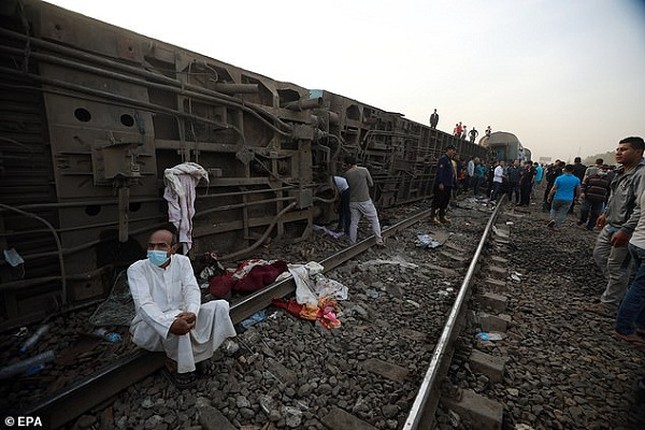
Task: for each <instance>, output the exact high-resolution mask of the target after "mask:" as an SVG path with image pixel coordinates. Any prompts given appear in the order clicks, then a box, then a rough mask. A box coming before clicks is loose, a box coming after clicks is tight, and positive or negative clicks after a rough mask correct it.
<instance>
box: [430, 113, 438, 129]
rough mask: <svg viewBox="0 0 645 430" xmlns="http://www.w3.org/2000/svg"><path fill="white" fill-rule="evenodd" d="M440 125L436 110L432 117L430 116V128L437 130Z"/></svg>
mask: <svg viewBox="0 0 645 430" xmlns="http://www.w3.org/2000/svg"><path fill="white" fill-rule="evenodd" d="M438 123H439V114H438V113H437V109H435V110H434V112H433V113H432V115H430V128H437V124H438Z"/></svg>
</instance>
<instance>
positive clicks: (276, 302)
mask: <svg viewBox="0 0 645 430" xmlns="http://www.w3.org/2000/svg"><path fill="white" fill-rule="evenodd" d="M271 304H272V305H273V306H275V307H277V308H282V309H285V310H286V311H287V312H289V313H290V314H291V315H293V316H296V317H298V318H300V311H301V310H302V306H303V305H299V304H298V302H296V299H291V300H289V301H284V300H282V299H273V300H271Z"/></svg>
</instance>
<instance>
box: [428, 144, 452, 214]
mask: <svg viewBox="0 0 645 430" xmlns="http://www.w3.org/2000/svg"><path fill="white" fill-rule="evenodd" d="M455 155H457V148H455V145H453V144H449V145H448V146H446V152H445V154H443V155H442V156H441V157H439V160H437V172H436V175H435V179H434V188H433V195H432V208H431V210H430V222H431V223H432V224H435V225H437V224H450V220H449V219H448V218H446V209H447V208H448V203H449V202H450V194H451V193H452V189H453V187H454V186H455V184H456V181H457V172H456V171H455V167H454V165H453V159H454V158H455ZM437 210H439V218H438V219H437V218H436V211H437Z"/></svg>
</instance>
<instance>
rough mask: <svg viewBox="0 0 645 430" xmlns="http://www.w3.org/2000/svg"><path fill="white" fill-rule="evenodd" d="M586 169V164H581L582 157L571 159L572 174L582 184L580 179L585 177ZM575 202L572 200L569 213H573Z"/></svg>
mask: <svg viewBox="0 0 645 430" xmlns="http://www.w3.org/2000/svg"><path fill="white" fill-rule="evenodd" d="M586 171H587V166H585V165H584V164H582V159H581V158H580V157H576V158H574V159H573V176H575V177H576V178H578V179H579V180H580V183H581V184H582V181H583V180H584V178H585V172H586ZM575 204H576V201H575V200H574V201H573V202H572V203H571V207H570V208H569V213H570V214H572V213H573V206H574V205H575Z"/></svg>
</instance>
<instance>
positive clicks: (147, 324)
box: [128, 230, 235, 388]
mask: <svg viewBox="0 0 645 430" xmlns="http://www.w3.org/2000/svg"><path fill="white" fill-rule="evenodd" d="M177 247H178V244H177V238H176V236H175V234H173V233H172V232H170V231H169V230H157V231H155V232H154V233H152V235H151V236H150V239H149V241H148V258H147V259H145V260H139V261H137V262H135V263H133V264H132V265H131V266H130V267H129V268H128V283H129V284H130V292H131V293H132V298H133V299H134V306H135V312H136V315H135V317H134V319H133V320H132V324H131V325H130V333H131V334H132V341H133V342H134V343H135V344H136V345H138V346H140V347H141V348H143V349H147V350H149V351H165V352H166V355H167V356H168V359H167V360H166V367H167V369H166V370H167V372H166V375H167V376H168V377H169V378H170V379H171V381H172V382H173V383H175V385H176V386H177V387H178V388H187V387H190V386H192V385H194V384H195V382H196V381H197V378H196V376H195V369H196V367H195V363H199V362H201V361H203V360H207V359H209V358H210V357H212V356H213V352H214V351H215V350H216V349H217V348H218V347H219V346H220V345H221V343H222V342H224V340H225V339H226V338H228V337H232V336H235V329H234V328H233V323H232V322H231V319H230V317H229V314H228V311H229V305H228V302H226V301H225V300H215V301H211V302H208V303H204V304H203V305H202V304H201V293H200V291H199V287H198V285H197V281H196V279H195V275H194V273H193V268H192V266H191V264H190V259H189V258H188V257H186V256H184V255H179V254H175V252H176V250H177Z"/></svg>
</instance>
